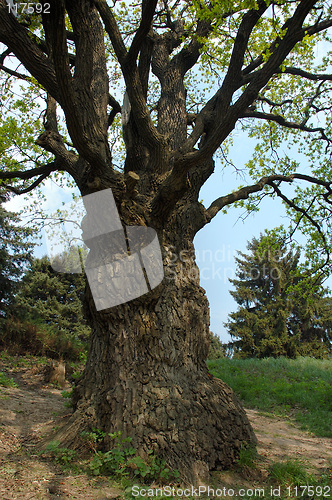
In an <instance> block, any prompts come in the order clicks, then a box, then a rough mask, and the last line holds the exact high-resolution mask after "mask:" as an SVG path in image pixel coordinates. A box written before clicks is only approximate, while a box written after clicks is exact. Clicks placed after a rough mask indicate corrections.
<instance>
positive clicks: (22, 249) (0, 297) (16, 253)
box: [0, 192, 33, 318]
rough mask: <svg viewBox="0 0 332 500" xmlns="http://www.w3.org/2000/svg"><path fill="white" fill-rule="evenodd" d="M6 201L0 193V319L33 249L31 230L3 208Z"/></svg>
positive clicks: (15, 289) (3, 315) (5, 310)
mask: <svg viewBox="0 0 332 500" xmlns="http://www.w3.org/2000/svg"><path fill="white" fill-rule="evenodd" d="M7 200H8V198H7V197H6V196H5V195H4V194H3V193H1V192H0V318H4V317H5V316H6V312H7V311H8V307H9V305H10V303H11V301H12V300H13V297H14V295H15V292H16V291H17V289H18V286H19V280H20V277H21V276H22V274H23V271H24V269H25V268H26V266H27V265H28V264H29V262H30V259H31V253H32V248H33V245H32V243H31V240H30V239H29V237H30V236H31V229H29V228H26V227H23V226H22V225H20V218H19V216H18V215H17V214H15V213H13V212H8V211H7V210H6V209H5V208H4V206H3V204H4V203H5V202H6V201H7Z"/></svg>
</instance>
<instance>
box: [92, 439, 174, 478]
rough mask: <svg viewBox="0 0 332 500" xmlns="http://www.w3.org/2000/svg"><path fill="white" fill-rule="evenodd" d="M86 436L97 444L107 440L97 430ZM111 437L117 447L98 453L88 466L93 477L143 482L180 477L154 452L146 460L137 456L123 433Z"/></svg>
mask: <svg viewBox="0 0 332 500" xmlns="http://www.w3.org/2000/svg"><path fill="white" fill-rule="evenodd" d="M85 436H86V437H88V438H89V439H90V440H91V441H94V442H95V443H97V442H99V441H102V440H103V439H104V438H105V434H104V433H103V432H100V431H96V429H95V430H94V431H93V432H92V433H90V434H89V433H86V435H85ZM109 436H110V437H111V439H113V440H114V442H115V446H114V448H112V449H111V450H109V451H107V452H102V451H96V454H95V456H94V458H93V459H92V461H91V462H90V463H89V464H88V468H89V470H90V472H91V473H92V474H93V475H95V476H97V475H100V474H106V475H111V476H116V477H118V478H120V479H124V478H136V479H140V480H143V481H152V480H165V479H172V478H178V477H179V473H178V472H177V471H170V470H169V469H168V468H167V467H166V462H165V460H162V459H160V458H159V457H157V456H155V455H153V452H152V450H151V451H150V453H149V455H148V458H147V459H146V460H144V459H143V458H142V457H140V456H139V455H137V450H136V449H135V448H133V447H132V446H130V443H131V441H132V438H131V437H127V438H122V437H121V432H115V433H111V434H109Z"/></svg>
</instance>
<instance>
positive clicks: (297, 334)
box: [225, 232, 332, 358]
mask: <svg viewBox="0 0 332 500" xmlns="http://www.w3.org/2000/svg"><path fill="white" fill-rule="evenodd" d="M247 248H248V250H249V253H248V254H245V253H242V252H238V253H239V257H237V258H236V262H237V272H236V275H237V279H232V280H230V281H231V283H232V284H233V285H234V286H235V290H234V291H231V292H230V293H231V295H232V296H233V297H234V299H235V300H236V302H237V304H238V305H239V307H238V310H237V311H236V312H234V313H232V314H230V315H229V321H228V322H227V323H226V324H225V326H226V327H227V329H228V331H229V333H230V335H231V336H232V337H234V338H236V339H237V340H235V341H234V342H233V343H232V344H233V345H234V347H236V348H237V349H238V351H239V354H240V355H241V356H243V357H260V358H261V357H268V356H274V357H276V356H287V357H296V356H297V355H315V356H319V357H320V356H323V355H324V354H326V353H327V351H329V350H330V349H331V342H330V340H331V327H332V322H331V319H332V314H331V313H332V311H331V299H330V298H329V297H327V296H326V293H327V292H326V290H325V289H324V288H323V287H322V280H321V279H319V278H315V279H313V278H311V277H309V276H308V275H307V274H306V273H303V272H302V273H301V272H300V270H299V261H300V250H299V248H296V247H294V246H293V247H292V248H291V249H289V248H288V247H287V246H286V244H285V243H284V240H283V239H282V238H278V237H277V236H276V233H275V232H266V233H265V234H264V235H261V236H260V238H259V239H257V238H253V239H252V241H251V242H249V243H248V245H247Z"/></svg>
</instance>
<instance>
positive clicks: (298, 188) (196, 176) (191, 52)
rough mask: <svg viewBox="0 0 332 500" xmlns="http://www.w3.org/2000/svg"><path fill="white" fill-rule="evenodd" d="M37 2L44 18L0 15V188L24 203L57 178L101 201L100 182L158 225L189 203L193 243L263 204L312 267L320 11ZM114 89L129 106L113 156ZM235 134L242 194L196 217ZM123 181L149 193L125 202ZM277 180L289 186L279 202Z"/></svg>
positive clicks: (323, 219) (323, 234)
mask: <svg viewBox="0 0 332 500" xmlns="http://www.w3.org/2000/svg"><path fill="white" fill-rule="evenodd" d="M40 4H41V5H42V6H43V9H42V12H41V13H40V9H39V10H38V12H39V13H37V10H34V8H33V9H32V12H31V9H30V10H25V11H23V10H22V6H21V7H20V4H18V8H17V15H16V16H15V15H14V14H15V12H14V13H13V12H11V10H10V8H9V6H8V5H7V3H6V1H5V0H1V4H0V9H1V10H0V14H1V16H0V40H1V42H2V43H3V45H4V50H3V53H2V56H1V66H0V69H1V70H2V102H3V105H2V131H3V132H5V133H6V138H5V139H4V140H3V142H2V145H1V150H2V158H3V159H2V162H1V163H2V167H3V168H2V170H4V171H2V172H1V174H0V178H1V179H3V180H5V181H6V184H7V186H8V188H9V189H12V190H14V191H15V192H22V191H23V192H26V191H30V190H31V189H33V188H35V187H36V186H37V185H38V184H40V183H41V182H42V181H44V180H45V178H47V177H48V176H49V175H51V174H52V173H53V174H54V172H67V173H68V174H69V175H70V176H72V178H73V179H74V180H75V181H76V183H77V184H78V186H79V187H80V190H81V192H83V193H84V192H86V190H87V186H85V187H84V186H83V185H82V183H83V184H84V182H83V181H86V179H88V182H89V184H90V185H91V184H92V185H94V186H95V188H97V189H100V188H102V187H103V184H105V181H103V180H102V179H103V178H104V177H105V175H106V176H107V181H108V184H111V185H112V189H113V190H114V192H115V194H116V196H117V199H118V200H121V199H123V197H124V195H125V193H127V194H128V193H129V194H130V198H134V199H135V200H136V202H137V204H138V205H139V204H140V203H141V202H143V201H145V202H146V203H147V204H148V206H149V207H151V210H152V211H153V217H152V218H154V219H155V221H154V224H155V225H156V224H157V222H156V221H157V220H159V221H161V220H165V219H167V218H168V217H169V216H170V214H171V213H172V212H173V210H174V209H175V208H179V207H178V204H179V203H180V201H181V200H186V201H187V202H188V199H190V202H191V203H190V210H191V212H192V213H194V214H195V217H196V223H195V224H194V227H193V228H192V232H193V233H195V232H197V231H198V230H199V229H200V228H201V227H203V226H204V225H205V224H206V223H208V222H210V221H211V220H212V219H213V218H214V217H215V216H216V214H217V213H218V212H220V210H222V209H224V208H225V207H227V205H229V204H232V203H235V202H243V200H247V199H248V198H250V199H251V202H250V204H249V206H250V208H254V207H255V206H256V202H257V200H258V199H260V198H262V197H264V196H266V195H267V194H270V195H271V196H278V197H280V198H281V199H282V200H283V202H284V203H285V204H286V206H287V210H288V211H289V214H290V215H291V217H292V219H293V226H292V228H291V231H293V230H295V228H297V227H301V228H302V230H303V231H304V232H306V233H309V234H310V239H311V242H314V243H313V244H312V246H311V250H315V252H314V253H315V258H316V264H317V266H320V265H322V263H323V262H324V260H325V259H326V252H327V251H328V250H327V249H328V247H329V236H328V234H327V233H328V229H329V215H330V193H331V191H330V168H329V162H330V149H331V148H330V146H331V144H330V87H331V80H332V76H331V74H330V73H329V70H330V67H331V52H330V50H329V44H330V38H329V28H330V27H331V23H332V21H331V7H330V6H329V4H328V3H326V2H322V1H314V0H311V1H307V0H302V1H295V2H294V1H290V0H282V1H277V2H274V1H271V0H268V1H254V0H244V1H243V0H242V1H239V2H238V1H234V0H227V1H222V2H220V1H218V2H216V1H212V2H210V3H208V4H206V5H203V4H201V3H199V2H196V1H193V2H182V1H174V2H171V1H168V0H165V1H163V2H157V0H144V1H142V3H141V5H129V4H127V3H125V2H117V1H116V2H115V3H114V5H113V6H111V4H110V2H106V0H96V1H93V2H90V0H80V1H75V2H74V1H64V0H63V1H51V2H47V3H46V2H41V3H40ZM49 4H50V8H48V7H47V6H48V5H49ZM22 5H24V4H22ZM15 81H16V82H20V84H21V87H20V92H18V87H17V85H14V82H15ZM120 89H121V90H122V92H124V91H126V96H127V98H126V99H127V100H126V102H127V105H128V106H129V107H128V109H127V111H126V113H127V115H128V116H127V118H125V119H124V115H125V114H126V113H125V112H124V113H123V116H122V122H123V139H124V142H125V145H123V146H121V142H122V140H121V137H120V135H121V133H120V134H119V119H118V114H119V113H120V112H121V104H120V102H119V101H118V100H117V99H118V98H119V97H120V99H121V92H119V90H120ZM18 93H20V94H21V95H20V96H19V97H17V94H18ZM114 95H117V99H116V98H115V97H114ZM38 97H40V98H41V100H40V99H39V100H38ZM43 102H45V107H44V113H42V111H43V104H42V103H43ZM57 106H58V107H60V108H61V109H62V112H61V113H58V114H57V112H56V109H57ZM40 108H42V109H40ZM123 109H124V107H123ZM62 113H63V114H62ZM239 126H240V127H242V128H244V129H246V130H247V131H248V132H249V134H250V135H251V136H253V137H256V138H257V139H258V143H257V147H256V152H255V154H254V157H253V158H252V159H250V158H248V172H249V176H250V177H251V178H252V179H253V181H254V182H252V183H251V184H250V183H249V184H248V185H244V186H242V187H240V188H239V189H237V190H235V191H234V192H232V193H230V194H224V195H223V196H220V198H218V199H216V200H215V201H214V202H213V203H212V204H211V205H210V206H209V207H204V205H202V204H200V205H197V198H198V192H199V189H200V187H201V186H202V184H203V183H204V182H205V181H206V179H207V178H208V177H209V176H210V175H211V174H212V173H213V169H214V162H213V161H212V157H213V156H214V155H215V153H216V152H218V151H219V152H220V153H221V157H222V163H223V166H224V167H226V166H227V165H228V164H229V160H228V158H227V156H226V153H227V146H228V143H229V141H233V139H234V137H233V134H232V133H233V131H234V130H235V128H238V127H239ZM38 135H39V136H38ZM285 141H288V143H289V148H290V150H288V151H286V152H285V151H284V150H283V149H284V148H283V144H284V143H285ZM122 144H123V143H122ZM124 147H125V161H124V163H123V164H122V162H121V158H122V157H123V153H124ZM220 148H222V149H221V150H220ZM295 149H299V150H300V151H301V152H302V154H303V158H304V157H307V158H306V159H305V160H303V161H305V166H304V168H303V171H301V165H300V164H299V163H300V162H299V160H298V159H296V158H294V157H292V155H291V154H290V152H289V151H295ZM112 156H113V159H112ZM83 159H84V160H85V161H86V162H88V164H89V166H87V165H86V164H84V162H83ZM301 161H302V160H301ZM22 165H24V166H25V168H24V169H22ZM132 172H134V173H136V174H138V175H139V176H140V179H141V183H138V186H139V184H141V185H145V186H146V185H149V187H150V195H145V194H143V193H142V190H141V196H142V197H143V198H142V199H141V198H140V197H137V195H138V194H140V193H139V191H140V189H138V192H137V190H136V188H134V186H135V185H136V187H137V178H136V177H135V176H133V175H132ZM128 174H129V176H128ZM152 178H153V182H152V180H151V179H152ZM29 179H31V180H33V182H32V183H29ZM144 179H145V180H144ZM19 180H21V181H23V184H22V185H21V186H19V184H20V182H19ZM151 183H152V184H151ZM289 184H292V185H294V187H295V190H291V191H290V190H289V189H288V190H287V189H286V190H284V185H286V186H287V185H289ZM306 185H307V187H306ZM129 186H131V187H129ZM289 193H291V195H290V196H289ZM135 208H137V207H135ZM323 254H324V255H323Z"/></svg>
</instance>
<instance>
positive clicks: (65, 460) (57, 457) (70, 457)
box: [43, 441, 77, 467]
mask: <svg viewBox="0 0 332 500" xmlns="http://www.w3.org/2000/svg"><path fill="white" fill-rule="evenodd" d="M44 453H46V454H49V455H51V457H52V458H53V459H54V461H55V462H56V463H58V464H60V465H62V466H64V467H69V466H70V465H71V464H72V462H73V461H74V460H75V459H76V458H77V453H76V451H75V450H70V449H69V448H60V447H59V442H58V441H52V442H51V443H50V444H48V445H47V446H46V448H45V451H44V452H43V454H44Z"/></svg>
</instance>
